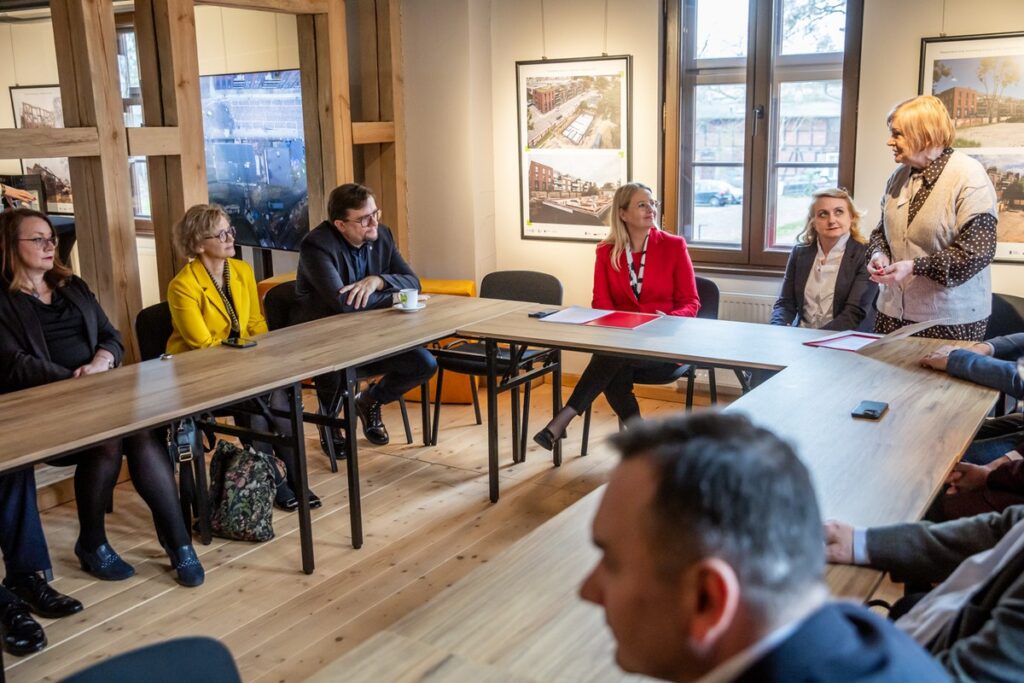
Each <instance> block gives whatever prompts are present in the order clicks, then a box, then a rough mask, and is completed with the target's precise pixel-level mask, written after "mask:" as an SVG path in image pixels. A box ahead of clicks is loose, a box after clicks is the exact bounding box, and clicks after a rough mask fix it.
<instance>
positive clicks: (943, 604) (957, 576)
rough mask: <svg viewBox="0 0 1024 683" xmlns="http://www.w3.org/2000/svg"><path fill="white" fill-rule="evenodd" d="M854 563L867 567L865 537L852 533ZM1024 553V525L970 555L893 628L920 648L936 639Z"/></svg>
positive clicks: (868, 561)
mask: <svg viewBox="0 0 1024 683" xmlns="http://www.w3.org/2000/svg"><path fill="white" fill-rule="evenodd" d="M853 545H854V562H855V563H856V564H869V563H870V558H869V557H868V554H867V533H866V532H865V531H864V530H863V529H855V530H854V537H853ZM1019 552H1024V521H1021V522H1018V523H1017V524H1015V525H1014V526H1013V528H1012V529H1010V530H1009V531H1008V532H1007V533H1006V535H1004V536H1003V537H1002V538H1001V539H999V542H998V543H996V544H995V546H993V547H992V548H990V549H989V550H985V551H982V552H980V553H976V554H974V555H971V556H970V557H968V558H967V559H966V560H964V561H963V562H961V563H960V566H959V567H957V568H956V569H955V570H954V571H953V573H952V574H950V575H949V577H948V578H947V579H946V580H945V581H943V582H942V583H940V584H939V585H938V586H936V587H935V588H933V589H932V590H931V591H930V592H929V593H928V594H927V595H926V596H924V597H923V598H921V600H920V602H918V603H917V604H916V605H914V607H913V608H912V609H911V610H910V611H909V612H907V613H906V614H904V615H903V616H902V617H900V618H899V619H897V620H896V626H897V627H898V628H900V629H901V630H903V632H905V633H906V634H907V635H908V636H910V637H911V638H913V639H914V640H915V641H917V642H918V643H920V644H921V645H923V646H927V645H928V643H930V642H932V640H934V639H935V636H937V635H938V634H939V632H941V631H942V629H943V627H944V626H945V625H946V624H947V623H949V620H950V619H952V618H953V617H955V616H956V615H957V614H958V613H959V612H960V610H961V609H963V607H964V605H965V604H967V601H968V600H970V598H971V596H972V595H974V592H975V591H977V590H978V589H979V588H981V586H982V585H983V584H984V583H985V582H986V581H988V580H989V579H990V578H992V577H993V576H995V575H996V574H997V573H999V571H1000V570H1002V568H1003V567H1004V566H1005V565H1006V562H1007V561H1008V560H1009V559H1010V558H1011V557H1013V556H1015V555H1016V554H1017V553H1019Z"/></svg>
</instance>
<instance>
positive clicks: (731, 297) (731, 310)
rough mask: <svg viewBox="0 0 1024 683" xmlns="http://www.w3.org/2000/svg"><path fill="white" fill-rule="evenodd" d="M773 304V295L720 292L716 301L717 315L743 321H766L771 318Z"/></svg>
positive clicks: (726, 318)
mask: <svg viewBox="0 0 1024 683" xmlns="http://www.w3.org/2000/svg"><path fill="white" fill-rule="evenodd" d="M773 305H775V297H773V296H765V295H763V294H739V293H736V292H722V294H721V297H720V298H719V301H718V317H719V318H720V319H721V320H735V321H737V322H743V323H766V322H768V321H769V320H771V317H772V306H773Z"/></svg>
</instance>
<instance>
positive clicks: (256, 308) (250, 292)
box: [241, 261, 267, 337]
mask: <svg viewBox="0 0 1024 683" xmlns="http://www.w3.org/2000/svg"><path fill="white" fill-rule="evenodd" d="M242 263H243V264H244V265H243V266H241V273H242V281H243V283H244V285H243V286H244V287H245V290H246V296H248V297H249V321H248V323H246V326H245V332H244V334H245V336H247V337H255V336H256V335H259V334H266V332H267V319H266V318H264V317H263V308H262V307H261V306H260V293H259V289H258V288H257V287H256V276H255V275H253V272H252V267H251V266H249V264H248V263H245V262H244V261H242Z"/></svg>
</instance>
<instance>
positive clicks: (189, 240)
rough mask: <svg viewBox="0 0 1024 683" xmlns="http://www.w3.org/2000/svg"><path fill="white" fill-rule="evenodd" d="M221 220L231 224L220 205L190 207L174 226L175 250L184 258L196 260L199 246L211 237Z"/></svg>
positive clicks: (172, 235) (172, 237)
mask: <svg viewBox="0 0 1024 683" xmlns="http://www.w3.org/2000/svg"><path fill="white" fill-rule="evenodd" d="M221 218H223V219H224V220H226V221H228V223H229V224H230V223H231V220H230V219H229V218H228V215H227V213H225V212H224V209H223V208H221V206H220V205H219V204H196V205H195V206H192V207H190V208H189V210H188V211H186V212H185V215H184V216H182V217H181V220H180V221H178V222H177V223H175V224H174V231H173V233H172V234H171V239H172V241H173V242H174V248H175V249H176V250H177V251H178V253H179V254H180V255H181V256H183V257H184V258H189V259H191V258H195V257H196V256H197V255H198V254H199V245H200V244H201V243H202V241H203V240H204V239H205V238H207V237H209V236H210V233H211V232H213V229H214V228H215V227H217V222H218V221H219V220H220V219H221Z"/></svg>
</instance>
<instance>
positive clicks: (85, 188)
mask: <svg viewBox="0 0 1024 683" xmlns="http://www.w3.org/2000/svg"><path fill="white" fill-rule="evenodd" d="M50 9H51V13H52V16H53V34H54V38H55V41H54V42H55V44H56V51H57V67H58V70H59V72H60V76H61V78H60V90H61V102H62V106H63V109H64V124H65V125H66V126H68V127H69V128H75V127H95V128H96V130H97V133H98V137H99V151H98V154H97V155H96V156H91V157H77V158H75V157H72V158H70V159H69V160H68V161H69V165H70V168H71V184H72V186H73V187H74V195H75V197H74V201H75V231H76V234H77V243H78V250H79V251H78V254H79V261H80V263H81V270H82V273H81V275H82V277H83V278H84V279H85V280H86V282H88V283H89V286H90V287H91V288H92V289H93V291H94V292H95V293H96V296H97V298H98V299H99V302H100V305H102V306H103V310H104V311H105V312H106V313H107V315H108V316H109V317H110V319H111V321H112V322H113V323H114V325H116V326H117V327H118V329H120V330H121V332H122V334H123V335H124V337H125V341H126V347H127V352H126V357H127V358H129V359H133V358H137V357H138V356H137V353H136V352H135V350H134V347H135V344H134V342H133V335H132V333H131V331H132V330H133V324H134V321H135V315H136V314H137V313H138V312H139V310H140V309H141V308H142V294H141V290H140V287H139V264H138V257H137V254H136V251H135V218H134V216H133V213H132V203H131V181H130V178H129V175H128V142H127V138H126V136H125V128H124V115H123V112H122V109H121V106H122V105H121V99H120V91H119V89H118V88H117V87H114V86H112V85H111V84H116V83H118V70H117V52H116V50H117V40H116V34H115V30H114V10H113V5H112V2H111V0H52V2H51V3H50Z"/></svg>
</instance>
